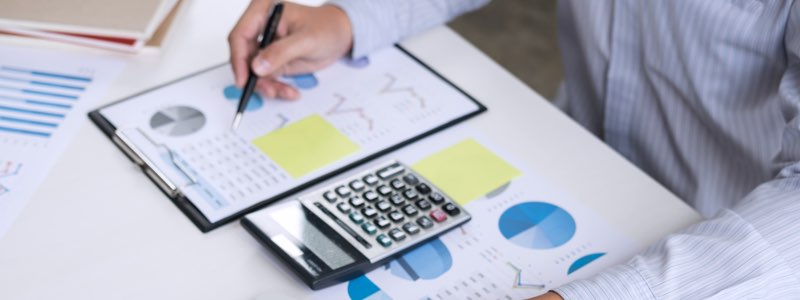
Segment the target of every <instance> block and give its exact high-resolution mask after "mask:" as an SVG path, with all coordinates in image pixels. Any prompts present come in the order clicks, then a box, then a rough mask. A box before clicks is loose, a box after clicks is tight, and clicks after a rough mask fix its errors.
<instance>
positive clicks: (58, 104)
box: [0, 96, 72, 109]
mask: <svg viewBox="0 0 800 300" xmlns="http://www.w3.org/2000/svg"><path fill="white" fill-rule="evenodd" d="M0 100H7V101H14V102H20V103H27V104H33V105H40V106H47V107H58V108H66V109H70V108H72V105H69V104H61V103H53V102H47V101H40V100H34V99H22V98H16V97H8V96H0Z"/></svg>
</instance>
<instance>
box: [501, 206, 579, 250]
mask: <svg viewBox="0 0 800 300" xmlns="http://www.w3.org/2000/svg"><path fill="white" fill-rule="evenodd" d="M499 227H500V233H501V234H502V235H503V237H505V238H506V239H507V240H508V241H510V242H512V243H514V244H516V245H518V246H521V247H525V248H531V249H552V248H556V247H559V246H561V245H564V244H566V243H567V242H568V241H569V240H570V239H572V237H573V236H574V235H575V229H576V226H575V219H573V218H572V216H571V215H570V214H569V213H568V212H567V211H565V210H564V209H562V208H561V207H558V206H556V205H553V204H550V203H546V202H524V203H520V204H517V205H514V206H512V207H511V208H509V209H507V210H506V211H504V212H503V214H502V215H501V216H500V221H499Z"/></svg>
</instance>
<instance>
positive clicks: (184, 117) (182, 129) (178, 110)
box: [150, 106, 206, 137]
mask: <svg viewBox="0 0 800 300" xmlns="http://www.w3.org/2000/svg"><path fill="white" fill-rule="evenodd" d="M205 124H206V116H205V115H203V113H202V112H200V111H199V110H197V109H194V108H191V107H188V106H172V107H168V108H165V109H162V110H159V111H157V112H156V113H155V114H153V116H152V117H150V128H152V129H153V130H154V131H156V132H158V133H161V134H163V135H167V136H172V137H179V136H185V135H190V134H192V133H195V132H198V131H200V129H202V128H203V125H205Z"/></svg>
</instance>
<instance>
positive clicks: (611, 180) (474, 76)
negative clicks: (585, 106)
mask: <svg viewBox="0 0 800 300" xmlns="http://www.w3.org/2000/svg"><path fill="white" fill-rule="evenodd" d="M245 2H246V1H244V0H237V1H211V0H204V1H189V3H188V5H187V7H186V8H185V10H184V11H182V12H181V14H180V16H179V19H178V20H177V21H176V24H175V26H176V27H175V28H174V29H173V31H172V33H171V36H170V37H169V40H168V41H167V43H166V45H165V46H164V48H163V49H162V50H161V51H150V52H145V53H142V54H140V55H137V56H130V55H120V54H108V53H105V52H101V51H95V50H89V49H84V48H79V47H73V46H66V45H56V44H52V43H48V42H42V41H30V40H17V39H9V38H6V39H2V40H0V42H1V43H8V44H15V45H36V46H41V47H46V48H56V49H60V50H63V51H68V52H72V51H74V52H84V53H86V52H89V53H103V55H113V56H120V57H125V58H126V59H127V60H128V61H129V65H128V67H127V69H126V70H125V71H124V74H123V75H122V76H121V77H120V78H119V81H118V82H117V84H116V85H115V86H114V87H113V89H112V91H111V92H110V94H109V95H108V97H106V99H105V102H111V101H113V100H115V99H119V98H122V97H123V96H125V95H128V94H131V93H133V92H136V91H139V90H142V89H145V88H147V87H151V86H154V85H156V84H158V83H161V82H164V81H166V80H168V79H173V78H177V77H179V76H182V75H184V74H188V73H190V72H193V71H196V70H200V69H203V68H206V67H208V66H211V65H213V64H217V63H219V62H222V61H225V60H226V59H227V53H228V51H227V44H226V40H225V37H226V36H227V33H228V31H229V29H230V28H231V26H232V25H233V24H234V22H235V21H236V20H237V19H238V16H239V15H240V13H241V12H242V10H243V9H244V7H245V5H246V3H245ZM403 44H404V45H405V46H407V48H408V49H410V50H411V51H412V52H413V53H415V54H416V55H418V56H419V57H420V58H421V59H423V60H424V61H426V62H427V63H428V64H430V65H431V66H432V67H434V68H435V69H437V70H439V71H440V72H441V73H442V74H444V75H445V76H446V77H448V78H450V79H451V80H452V81H453V82H455V83H456V84H457V85H459V86H461V87H463V88H464V89H465V90H466V91H467V92H468V93H470V94H472V95H473V96H475V97H476V98H478V99H479V100H480V101H481V102H483V103H484V104H486V105H487V106H488V107H489V112H488V113H486V114H483V115H481V116H479V117H477V118H475V119H473V120H470V121H469V122H471V123H472V124H474V126H475V128H477V129H478V130H480V131H481V132H482V134H483V135H485V136H491V137H493V138H494V140H495V141H494V142H495V143H496V144H497V145H498V146H500V147H502V148H504V149H506V150H507V151H508V152H510V154H512V155H515V156H516V157H518V158H521V161H520V162H521V163H524V164H525V166H524V167H525V168H528V169H531V170H537V171H538V173H540V174H543V175H544V176H546V177H547V179H549V180H550V181H551V182H555V183H557V184H558V185H559V187H560V188H562V189H564V190H566V191H568V192H569V193H571V194H572V195H573V196H574V197H575V198H576V199H579V200H582V201H583V203H584V204H586V205H588V206H590V207H591V208H593V209H595V210H596V211H598V212H599V213H600V215H602V216H604V217H606V218H608V219H609V220H610V222H611V224H612V225H615V226H618V227H619V228H621V229H622V230H623V231H624V232H627V233H628V234H629V235H630V236H631V237H633V238H634V239H636V240H639V241H641V242H643V243H646V244H649V243H651V242H653V241H655V240H657V239H658V238H660V237H661V236H664V235H665V234H667V233H669V232H672V231H675V230H678V229H680V228H682V227H685V226H686V225H688V224H691V223H694V222H697V221H698V220H699V219H700V217H699V216H698V215H696V214H695V213H694V212H693V211H692V210H691V209H689V208H688V207H687V206H686V205H684V204H683V203H682V202H681V201H680V200H678V199H677V198H676V197H675V196H673V195H672V194H671V193H669V192H668V191H667V190H665V189H664V188H662V187H661V186H660V185H659V184H658V183H656V182H655V181H653V180H652V179H650V178H649V177H647V176H646V175H645V174H644V173H642V172H641V171H639V170H638V169H636V168H635V167H634V166H632V165H631V164H629V163H628V162H627V161H625V160H624V159H623V158H622V157H620V156H619V155H617V154H616V153H615V152H613V151H612V150H611V149H610V148H608V147H607V146H606V145H605V144H603V143H602V142H601V141H599V140H598V139H596V138H595V137H594V136H592V135H590V134H589V133H588V132H586V131H584V130H583V129H581V128H580V127H579V126H578V125H577V124H575V123H574V122H572V121H571V120H569V119H568V118H567V117H566V116H565V115H563V114H562V113H561V112H559V111H557V110H556V109H555V108H554V107H552V106H551V105H550V104H549V103H548V102H547V101H545V100H544V99H543V98H542V97H541V96H539V95H538V94H537V93H536V92H534V91H532V90H531V89H530V88H528V87H527V86H525V85H524V84H523V83H522V82H521V81H519V80H517V79H516V78H514V77H513V76H512V75H511V74H509V73H508V72H507V71H505V70H504V69H502V68H501V67H500V66H498V65H497V64H495V63H494V62H492V61H491V60H490V59H489V58H488V57H486V56H485V55H483V54H482V53H481V52H479V51H478V50H477V49H476V48H474V47H473V46H471V45H470V44H469V43H467V42H466V41H465V40H463V39H462V38H461V37H459V36H458V35H457V34H455V33H454V32H452V31H451V30H449V29H447V28H444V27H442V28H438V29H436V30H433V31H430V32H428V33H425V34H422V35H420V36H417V37H415V38H412V39H411V40H408V41H406V42H404V43H403ZM465 62H469V63H465ZM100 104H103V103H97V105H100ZM521 128H524V130H520V129H521ZM308 292H309V290H308V289H307V288H306V286H305V285H303V284H302V283H301V282H300V281H299V280H297V279H295V277H294V276H293V275H291V274H289V273H288V270H287V269H286V268H284V267H283V266H282V265H281V264H280V262H279V261H278V260H277V259H276V258H274V257H273V256H272V255H271V253H269V252H267V250H265V249H264V248H262V247H261V246H260V245H259V244H258V243H257V242H256V241H255V240H254V239H252V238H251V237H250V236H249V235H248V234H247V233H246V232H245V231H244V230H243V229H242V228H241V226H240V225H239V224H238V223H233V224H230V225H227V226H224V227H222V228H219V229H217V230H214V231H212V232H211V233H208V234H202V233H200V231H199V230H197V228H195V226H194V225H192V223H191V222H190V221H189V219H187V218H186V217H185V216H184V215H183V214H182V213H181V212H180V211H179V210H178V209H177V208H176V207H175V206H174V205H173V204H172V202H171V201H169V200H168V199H167V198H166V197H165V196H164V195H163V194H162V193H161V192H160V191H159V190H158V188H157V187H156V186H155V185H154V184H152V183H151V182H150V181H149V180H148V179H147V178H146V177H145V176H144V175H143V174H142V172H141V171H139V170H138V169H137V168H136V167H134V165H133V164H132V163H131V162H130V161H128V159H127V158H126V157H125V156H124V155H123V154H122V153H121V152H120V151H119V150H118V149H117V148H116V147H115V146H114V145H113V144H112V143H111V142H109V140H108V139H107V138H106V137H105V136H103V134H102V133H101V132H100V130H98V129H97V128H95V126H93V125H92V124H90V122H89V121H88V119H87V120H86V122H85V125H84V127H83V128H82V130H81V131H80V133H79V134H78V135H77V138H75V141H74V142H73V143H72V144H71V146H70V147H69V148H68V150H67V151H66V153H64V154H63V156H62V157H61V160H60V162H59V163H58V164H57V165H56V166H55V168H54V169H53V171H52V172H51V173H50V174H49V176H48V179H47V180H46V181H45V182H44V184H43V185H42V186H41V188H40V190H39V191H38V192H37V193H36V195H35V196H34V197H33V199H32V200H31V201H30V202H29V204H28V205H27V207H26V208H25V210H24V211H23V212H22V214H21V216H20V217H19V219H17V222H16V223H15V224H14V226H13V228H12V229H11V230H10V232H9V233H8V234H7V235H6V236H5V238H3V239H2V240H0V299H253V298H254V297H256V296H258V295H264V294H265V293H270V294H269V295H273V296H275V297H276V298H277V297H278V296H281V295H282V296H290V295H291V296H293V297H297V296H302V295H307V293H308Z"/></svg>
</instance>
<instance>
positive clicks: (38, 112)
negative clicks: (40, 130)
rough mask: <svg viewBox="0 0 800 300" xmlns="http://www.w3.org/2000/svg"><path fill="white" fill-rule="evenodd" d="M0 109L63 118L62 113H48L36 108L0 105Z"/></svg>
mask: <svg viewBox="0 0 800 300" xmlns="http://www.w3.org/2000/svg"><path fill="white" fill-rule="evenodd" d="M0 110H6V111H13V112H18V113H26V114H32V115H39V116H47V117H56V118H61V119H63V118H64V114H56V113H49V112H43V111H38V110H32V109H23V108H15V107H8V106H2V105H0Z"/></svg>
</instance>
